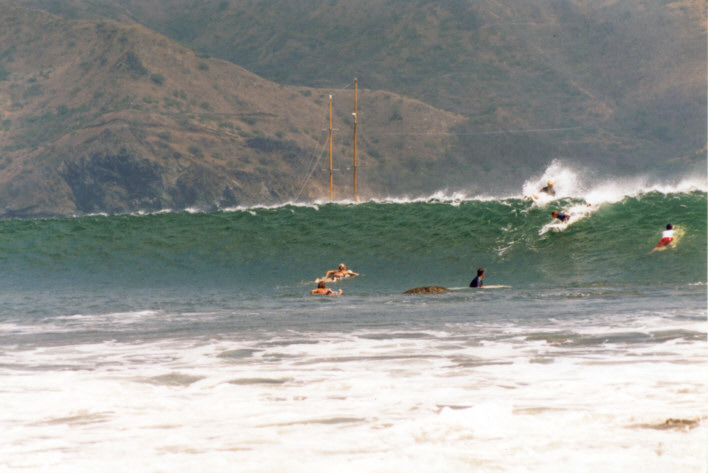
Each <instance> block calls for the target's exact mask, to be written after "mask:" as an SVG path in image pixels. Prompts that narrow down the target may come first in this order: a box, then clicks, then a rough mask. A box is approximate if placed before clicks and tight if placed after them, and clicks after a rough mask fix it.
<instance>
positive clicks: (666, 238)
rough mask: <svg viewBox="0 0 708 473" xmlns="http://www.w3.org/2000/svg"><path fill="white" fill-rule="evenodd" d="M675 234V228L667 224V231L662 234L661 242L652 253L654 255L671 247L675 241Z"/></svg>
mask: <svg viewBox="0 0 708 473" xmlns="http://www.w3.org/2000/svg"><path fill="white" fill-rule="evenodd" d="M675 233H676V232H675V231H674V226H673V225H671V224H670V223H667V224H666V230H664V231H663V232H661V240H659V243H657V244H656V246H655V247H654V249H653V250H651V252H652V253H653V252H655V251H657V250H661V249H663V248H668V247H669V245H671V243H673V241H674V235H675ZM671 246H673V245H671Z"/></svg>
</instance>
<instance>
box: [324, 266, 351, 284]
mask: <svg viewBox="0 0 708 473" xmlns="http://www.w3.org/2000/svg"><path fill="white" fill-rule="evenodd" d="M351 276H359V273H355V272H354V271H352V270H351V269H347V265H346V264H344V263H339V266H338V267H337V269H330V270H329V271H327V273H326V274H325V275H324V278H322V279H323V280H325V281H328V280H329V281H331V282H334V281H337V280H339V279H342V278H348V277H351Z"/></svg>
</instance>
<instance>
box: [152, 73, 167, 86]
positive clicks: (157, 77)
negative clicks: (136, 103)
mask: <svg viewBox="0 0 708 473" xmlns="http://www.w3.org/2000/svg"><path fill="white" fill-rule="evenodd" d="M150 80H151V81H153V82H154V83H155V84H157V85H162V84H164V83H165V76H163V75H162V74H160V73H159V72H156V73H154V74H150Z"/></svg>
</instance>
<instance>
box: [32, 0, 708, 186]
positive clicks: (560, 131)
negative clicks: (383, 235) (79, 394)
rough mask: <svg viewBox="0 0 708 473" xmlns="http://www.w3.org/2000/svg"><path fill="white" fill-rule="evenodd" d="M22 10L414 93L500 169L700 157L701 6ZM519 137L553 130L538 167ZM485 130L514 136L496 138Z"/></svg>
mask: <svg viewBox="0 0 708 473" xmlns="http://www.w3.org/2000/svg"><path fill="white" fill-rule="evenodd" d="M25 2H26V3H31V4H35V5H41V6H43V7H44V8H49V9H52V8H53V9H54V10H55V11H57V12H58V13H62V14H65V15H74V16H81V15H87V16H95V15H100V14H105V10H107V9H108V8H109V7H112V8H113V9H114V10H120V11H119V12H118V11H115V12H114V16H115V17H116V18H120V19H122V20H124V21H138V22H141V23H143V24H145V25H147V26H149V27H150V28H153V29H155V30H157V31H160V32H162V33H163V34H165V35H167V36H170V37H172V38H174V39H176V40H178V41H180V42H182V43H184V44H188V45H190V46H192V47H194V48H196V49H197V50H199V51H202V52H204V53H208V54H210V55H212V56H215V57H220V58H223V59H226V60H229V61H231V62H234V63H236V64H239V65H241V66H243V67H245V68H247V69H248V70H250V71H253V72H254V73H256V74H259V75H261V76H263V77H266V78H269V79H271V80H274V81H276V82H279V83H284V84H296V85H306V86H320V87H336V86H341V85H342V84H346V83H348V82H349V81H350V80H351V77H359V79H360V80H361V83H362V84H366V87H368V88H371V89H384V90H390V91H393V92H396V93H400V94H403V95H407V96H410V97H415V98H417V99H419V100H422V101H424V102H426V103H429V104H431V105H433V106H435V107H438V108H442V109H445V110H449V111H451V112H453V113H457V114H460V115H463V116H465V117H467V118H469V120H468V121H467V122H465V123H464V124H463V125H462V126H461V127H460V128H458V130H457V132H458V133H460V136H466V137H467V138H466V139H465V140H463V141H464V144H463V145H462V146H461V147H460V148H459V149H458V150H456V152H455V153H453V154H454V155H455V156H460V155H464V154H466V153H467V152H468V150H470V149H478V148H485V147H490V149H492V150H495V151H496V154H497V155H498V154H500V153H504V154H505V155H506V156H509V157H510V158H509V160H508V161H503V162H502V163H501V164H503V165H504V166H508V165H510V164H511V163H517V164H518V163H523V166H526V165H528V166H529V167H530V168H533V167H535V166H537V165H540V164H541V162H542V161H543V158H542V155H543V153H544V152H547V153H550V154H551V155H553V157H555V156H563V157H566V158H568V159H569V160H575V161H578V162H582V163H585V164H588V163H590V164H592V165H594V166H597V167H600V168H604V169H606V170H607V171H609V172H620V173H621V172H630V173H631V172H637V171H643V170H646V169H647V167H649V168H655V170H656V171H657V172H664V171H668V170H669V169H667V168H665V167H662V163H664V162H665V161H667V160H673V161H672V162H674V163H675V164H679V165H680V164H681V163H683V164H685V165H686V166H687V167H690V165H691V164H698V165H699V167H701V166H702V163H703V161H704V158H705V143H706V127H705V124H706V87H705V84H706V56H707V53H706V4H705V2H703V1H701V0H675V1H668V2H667V1H665V0H622V1H619V0H610V1H604V2H597V1H590V0H567V1H562V2H558V1H554V0H524V1H507V2H497V1H492V0H481V1H475V2H469V1H464V0H455V1H448V2H430V1H425V0H413V1H410V0H405V1H404V0H387V1H384V0H364V1H362V2H350V1H346V0H264V1H258V2H244V1H235V0H203V1H199V2H196V1H193V0H171V1H170V5H171V8H164V2H163V1H162V0H123V1H121V2H116V1H111V0H92V1H89V0H84V1H81V0H70V1H62V2H57V1H52V0H25ZM515 130H550V131H548V132H547V133H543V132H538V133H537V134H536V137H535V138H534V140H535V141H537V143H536V144H537V145H538V146H534V147H533V149H534V150H536V149H537V152H534V153H532V156H530V157H529V156H527V154H526V150H527V149H528V141H529V137H528V136H524V134H523V133H514V131H515ZM490 132H492V133H499V132H507V134H506V135H501V134H500V135H497V136H498V139H496V140H494V141H493V142H491V141H492V138H491V137H490V135H489V134H488V133H490ZM475 137H479V138H475ZM496 157H497V156H486V160H487V161H489V160H490V158H493V159H496ZM548 159H549V156H546V157H545V160H546V161H547V160H548ZM479 162H480V157H479V156H472V157H467V158H466V160H465V163H468V164H470V165H472V166H475V165H477V164H478V163H479ZM672 168H674V166H673V165H672Z"/></svg>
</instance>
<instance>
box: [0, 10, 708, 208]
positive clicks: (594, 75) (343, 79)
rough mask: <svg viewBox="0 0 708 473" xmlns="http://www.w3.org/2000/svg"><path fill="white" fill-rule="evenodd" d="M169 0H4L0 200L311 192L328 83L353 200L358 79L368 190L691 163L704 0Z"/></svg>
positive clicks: (222, 198)
mask: <svg viewBox="0 0 708 473" xmlns="http://www.w3.org/2000/svg"><path fill="white" fill-rule="evenodd" d="M17 6H23V7H31V8H32V10H18V9H17V8H16V7H17ZM165 6H166V2H165V1H164V0H120V1H118V0H0V19H1V21H2V22H1V23H0V27H1V28H0V115H2V116H0V184H2V188H1V189H0V208H6V209H7V210H6V211H5V214H6V215H15V214H21V215H26V214H44V213H47V214H52V213H53V212H55V213H72V212H97V211H110V212H116V211H129V210H137V209H144V210H155V209H163V208H186V207H200V208H215V207H219V206H222V207H223V206H231V205H235V204H237V203H254V202H259V203H274V202H282V201H287V200H289V199H293V198H295V197H298V196H299V197H301V198H302V197H305V198H317V197H325V196H326V195H327V190H326V181H327V173H326V171H325V170H324V169H323V168H324V167H325V166H324V163H323V161H320V162H319V164H318V165H314V169H312V172H313V173H312V178H311V179H310V180H309V181H308V180H307V176H308V175H310V171H311V168H310V167H309V164H310V163H312V162H314V161H315V160H316V159H317V157H318V156H320V154H319V152H318V150H321V149H322V146H323V144H324V140H325V138H326V132H325V131H324V130H325V129H326V127H327V123H326V121H327V120H326V113H327V112H326V110H327V95H328V94H330V93H333V94H334V96H335V99H334V103H335V115H336V117H335V125H334V126H335V167H336V168H337V170H336V171H335V185H336V187H337V189H338V190H337V194H336V195H335V197H336V198H342V197H348V196H349V195H350V179H351V177H350V175H349V174H350V170H349V169H348V166H349V164H348V163H349V160H350V156H351V125H352V117H351V107H352V102H353V97H352V95H353V94H352V90H351V81H352V79H353V78H354V77H358V78H359V84H360V87H361V89H360V92H361V93H360V104H359V106H360V108H359V111H360V113H359V123H360V126H359V142H358V144H359V153H360V155H359V157H360V169H359V172H360V180H359V187H360V194H362V196H364V197H365V196H384V195H402V194H406V195H420V194H421V193H426V192H431V191H434V190H437V189H445V188H447V189H462V190H467V191H469V192H484V191H489V190H492V191H495V192H500V191H501V192H504V191H517V190H518V189H519V187H520V185H521V183H522V182H523V180H524V179H525V178H527V177H528V176H529V174H532V173H538V172H539V171H540V170H542V169H543V168H544V167H545V166H546V165H547V164H548V163H549V162H550V161H551V160H553V159H555V158H561V159H562V160H563V161H564V162H570V163H576V164H578V165H579V166H582V167H585V168H592V169H593V170H594V171H595V172H597V173H598V174H600V175H606V174H614V175H618V174H620V175H621V174H630V175H631V174H638V173H647V174H657V175H662V176H664V175H667V174H679V173H684V172H695V171H698V172H701V173H704V174H705V172H706V147H705V146H706V86H705V84H706V57H707V51H706V49H707V48H706V44H707V43H706V15H705V13H706V11H705V9H706V5H705V2H702V1H700V0H676V1H669V2H666V1H662V0H622V1H619V0H610V1H605V2H595V1H590V0H567V1H563V2H557V1H554V0H525V1H509V2H497V1H492V0H481V1H479V2H468V1H464V0H454V1H450V2H429V1H424V0H413V1H404V0H364V1H362V2H347V1H344V0H326V1H325V0H259V1H256V2H246V1H236V0H221V1H219V0H201V1H194V0H170V1H169V8H165ZM38 10H44V11H46V12H51V15H49V14H46V13H41V12H40V11H38ZM19 12H22V13H19ZM53 15H56V16H53ZM107 18H110V19H111V20H112V21H109V20H107ZM114 21H115V22H114ZM146 27H147V28H151V29H153V30H155V31H158V32H159V33H161V34H163V35H165V36H161V35H160V34H156V33H155V32H154V31H153V30H149V29H147V28H146ZM38 32H40V33H39V34H38ZM168 38H169V39H168ZM217 58H218V59H217ZM236 64H237V65H238V66H237V65H236ZM239 66H241V67H239ZM243 68H245V69H243ZM246 69H247V70H246ZM249 71H251V72H249ZM255 74H258V75H255ZM261 77H265V78H266V79H268V80H265V79H262V78H261ZM383 90H387V91H390V92H382V91H383ZM407 97H408V98H407ZM426 104H427V105H426ZM434 107H437V109H436V108H434ZM443 110H444V111H443ZM304 183H307V185H305V186H303V184H304ZM38 189H40V190H39V191H38Z"/></svg>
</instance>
